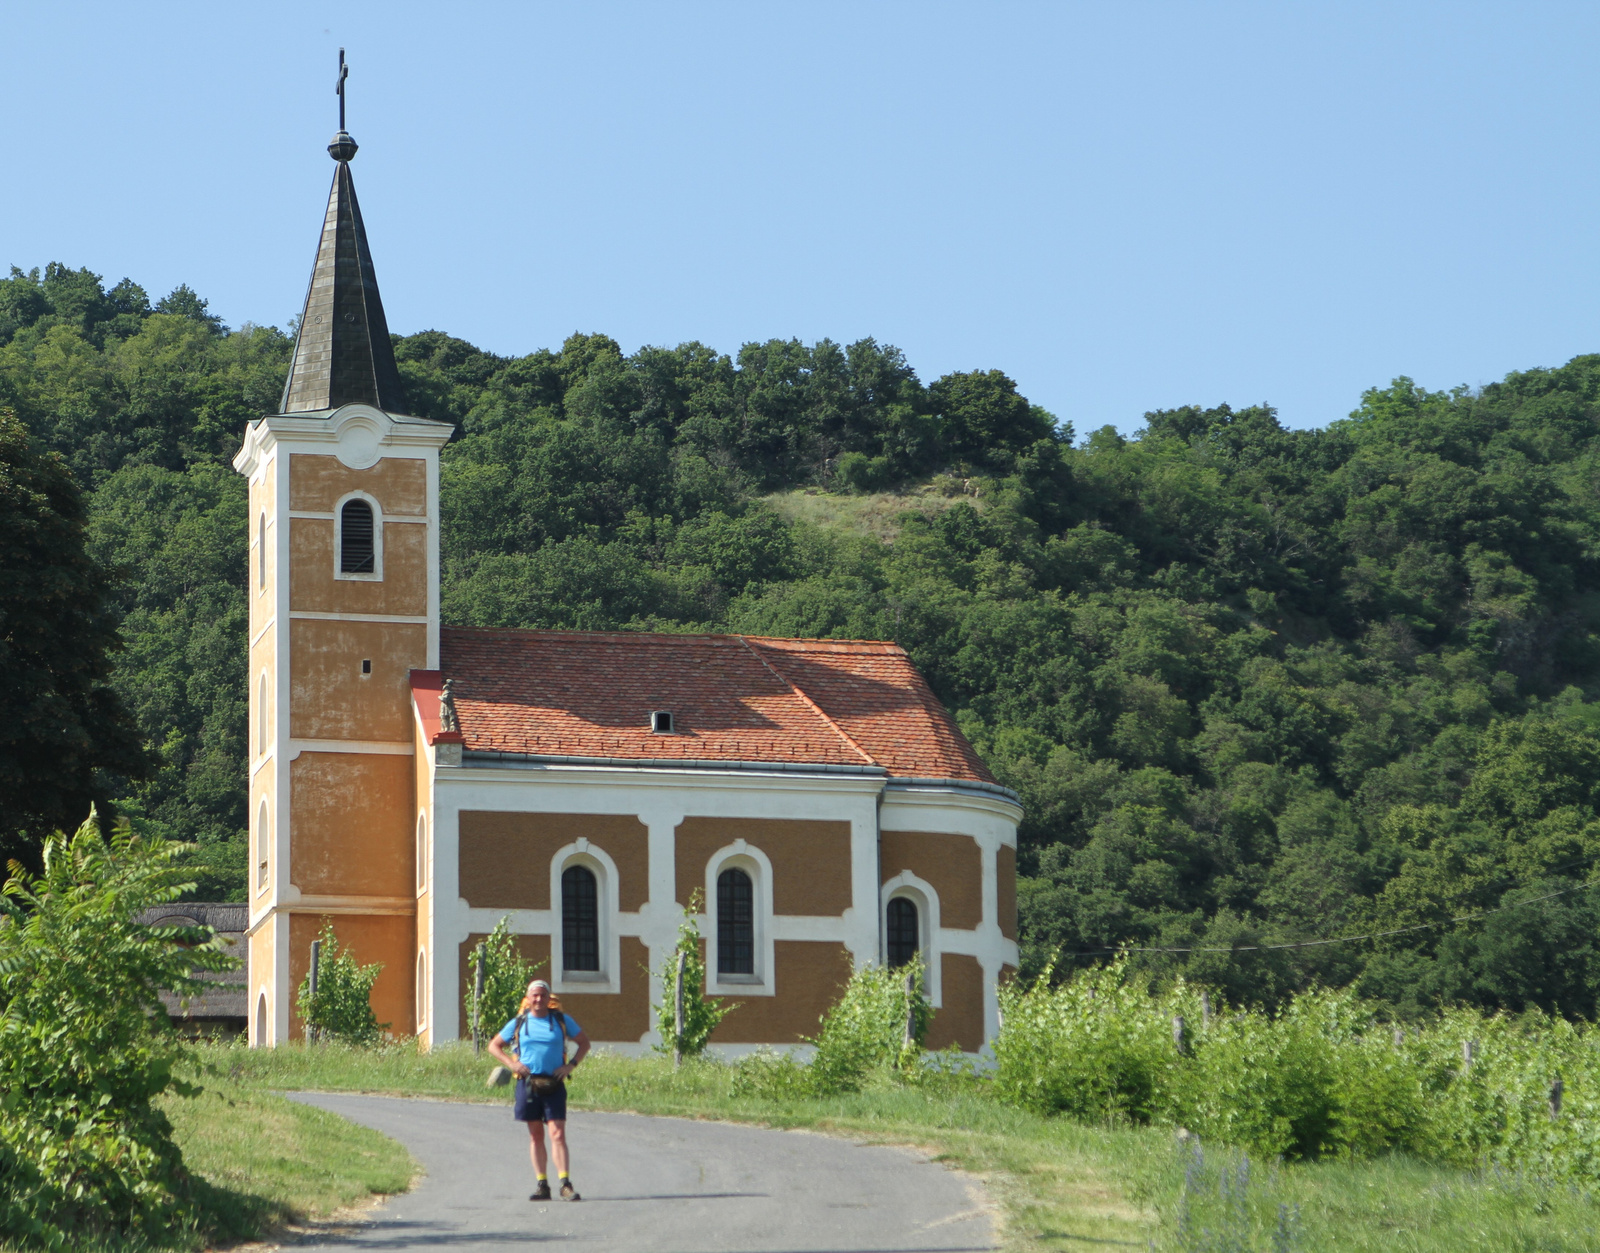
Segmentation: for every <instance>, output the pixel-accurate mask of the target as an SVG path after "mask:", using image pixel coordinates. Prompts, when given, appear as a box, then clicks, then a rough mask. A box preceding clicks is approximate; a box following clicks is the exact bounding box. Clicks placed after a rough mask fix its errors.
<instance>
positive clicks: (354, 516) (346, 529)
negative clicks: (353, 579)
mask: <svg viewBox="0 0 1600 1253" xmlns="http://www.w3.org/2000/svg"><path fill="white" fill-rule="evenodd" d="M339 572H340V573H341V574H371V573H372V572H373V548H372V506H371V505H369V504H367V502H366V501H364V500H348V501H346V502H345V506H344V508H343V509H341V510H340V511H339Z"/></svg>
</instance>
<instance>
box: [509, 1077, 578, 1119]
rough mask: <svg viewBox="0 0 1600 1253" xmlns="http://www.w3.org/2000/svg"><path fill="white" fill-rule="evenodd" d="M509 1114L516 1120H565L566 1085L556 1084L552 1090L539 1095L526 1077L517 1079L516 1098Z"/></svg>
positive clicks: (563, 1083) (562, 1083)
mask: <svg viewBox="0 0 1600 1253" xmlns="http://www.w3.org/2000/svg"><path fill="white" fill-rule="evenodd" d="M511 1116H512V1117H513V1118H515V1119H516V1120H517V1121H518V1122H565V1121H566V1120H567V1085H566V1083H565V1081H563V1082H561V1083H558V1084H556V1090H555V1091H554V1092H547V1093H545V1094H544V1095H543V1096H540V1095H539V1094H538V1093H537V1092H535V1091H534V1090H533V1085H532V1084H530V1083H529V1082H528V1081H527V1080H526V1079H518V1080H517V1100H516V1104H515V1105H513V1106H512V1108H511Z"/></svg>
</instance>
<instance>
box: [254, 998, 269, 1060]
mask: <svg viewBox="0 0 1600 1253" xmlns="http://www.w3.org/2000/svg"><path fill="white" fill-rule="evenodd" d="M266 1046H267V994H266V993H265V992H263V993H262V994H261V996H260V997H259V998H258V999H257V1000H256V1047H257V1048H258V1049H260V1048H266Z"/></svg>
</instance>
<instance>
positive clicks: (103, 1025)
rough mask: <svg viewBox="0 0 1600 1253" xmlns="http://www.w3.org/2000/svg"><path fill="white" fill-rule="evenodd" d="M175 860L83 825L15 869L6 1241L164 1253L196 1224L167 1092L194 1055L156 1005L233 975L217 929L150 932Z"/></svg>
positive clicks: (3, 1090)
mask: <svg viewBox="0 0 1600 1253" xmlns="http://www.w3.org/2000/svg"><path fill="white" fill-rule="evenodd" d="M176 851H177V850H176V848H175V846H173V845H171V844H167V843H165V842H164V841H161V840H159V839H158V840H147V839H144V838H141V837H139V836H136V835H134V834H133V833H132V832H131V830H130V829H129V828H128V827H127V826H126V824H123V825H121V826H119V827H118V828H117V829H116V830H115V831H114V832H113V833H112V836H111V839H110V841H109V842H108V841H106V840H104V839H103V838H102V837H101V835H100V831H99V824H98V822H97V821H96V820H95V817H94V815H93V814H92V813H91V815H90V818H89V820H88V821H87V822H85V823H84V824H83V825H82V826H81V827H79V828H78V830H77V833H76V834H75V835H73V836H71V837H67V836H64V835H60V834H57V835H52V836H50V837H49V838H48V839H47V840H46V841H45V844H44V869H43V872H42V873H40V874H38V875H33V874H30V873H29V872H28V871H26V870H24V869H23V868H22V867H21V866H19V865H18V864H17V863H16V862H13V863H12V870H11V875H10V877H9V878H8V879H7V881H6V883H5V887H4V889H3V896H0V1173H3V1175H4V1178H5V1187H4V1189H3V1190H0V1239H4V1240H5V1241H6V1242H7V1244H8V1245H9V1244H11V1243H13V1242H15V1244H16V1246H18V1247H41V1248H66V1247H82V1246H83V1245H85V1244H87V1243H89V1242H90V1241H92V1240H95V1239H97V1238H98V1239H105V1238H108V1237H120V1238H123V1239H129V1238H133V1239H142V1241H143V1242H146V1243H149V1244H152V1245H153V1244H157V1243H163V1242H164V1241H165V1239H166V1238H168V1236H169V1234H170V1233H171V1232H172V1231H173V1230H174V1229H181V1228H183V1227H185V1226H193V1225H194V1224H196V1223H197V1222H198V1221H199V1217H200V1215H199V1210H198V1207H197V1202H196V1195H195V1193H194V1191H193V1190H192V1183H191V1178H190V1176H189V1175H188V1172H187V1171H186V1170H185V1168H184V1164H183V1156H182V1153H181V1152H180V1151H179V1149H178V1147H177V1146H176V1145H175V1144H174V1143H173V1141H172V1127H171V1125H170V1124H169V1123H168V1121H167V1118H166V1115H164V1114H163V1113H162V1112H161V1111H160V1109H158V1108H157V1107H156V1105H155V1103H154V1102H155V1099H156V1098H157V1097H158V1096H160V1095H161V1094H162V1093H163V1092H166V1091H174V1092H177V1093H179V1094H180V1095H185V1096H192V1095H195V1094H196V1093H197V1092H198V1091H199V1089H198V1088H194V1087H191V1086H190V1085H188V1084H187V1083H185V1082H184V1081H183V1080H181V1079H179V1078H177V1077H176V1076H175V1075H174V1070H175V1068H177V1067H179V1066H181V1065H183V1064H184V1063H185V1062H186V1061H187V1060H188V1052H187V1050H186V1049H185V1048H184V1047H183V1045H182V1043H181V1041H180V1040H179V1038H178V1037H177V1035H176V1033H175V1032H174V1031H173V1029H172V1027H171V1024H170V1022H169V1020H168V1018H167V1013H166V1010H165V1008H164V1007H163V1005H162V1003H161V998H160V993H161V991H162V990H163V989H169V990H171V991H173V992H176V993H179V994H180V995H184V994H192V993H195V992H198V991H200V990H202V989H203V988H205V987H206V986H208V984H207V982H206V979H205V975H206V974H207V973H208V972H215V971H221V970H226V969H228V968H230V967H231V966H234V965H237V964H238V963H237V959H235V958H232V957H230V956H228V955H226V954H225V953H223V952H222V951H221V950H220V942H219V941H218V940H217V938H216V937H215V935H213V934H212V933H211V931H210V929H209V928H205V927H201V928H179V927H150V926H144V925H142V924H140V923H139V922H138V917H139V915H140V913H141V912H142V911H144V910H146V909H150V908H152V907H154V906H159V905H163V904H166V903H167V902H169V901H172V900H174V899H175V898H177V897H178V896H179V895H180V894H181V892H182V891H183V890H184V887H185V884H184V883H183V882H182V880H183V872H182V870H181V869H179V868H177V867H176V865H175V853H176Z"/></svg>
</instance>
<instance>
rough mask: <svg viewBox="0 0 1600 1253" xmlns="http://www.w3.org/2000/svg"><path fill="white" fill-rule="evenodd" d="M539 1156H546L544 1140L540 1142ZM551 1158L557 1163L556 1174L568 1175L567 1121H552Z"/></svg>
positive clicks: (562, 1119)
mask: <svg viewBox="0 0 1600 1253" xmlns="http://www.w3.org/2000/svg"><path fill="white" fill-rule="evenodd" d="M539 1156H540V1157H543V1156H544V1140H543V1139H542V1138H541V1139H540V1141H539ZM550 1156H551V1157H553V1158H555V1161H556V1174H558V1175H565V1174H566V1173H567V1120H566V1119H565V1118H561V1119H556V1118H552V1119H551V1120H550Z"/></svg>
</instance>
